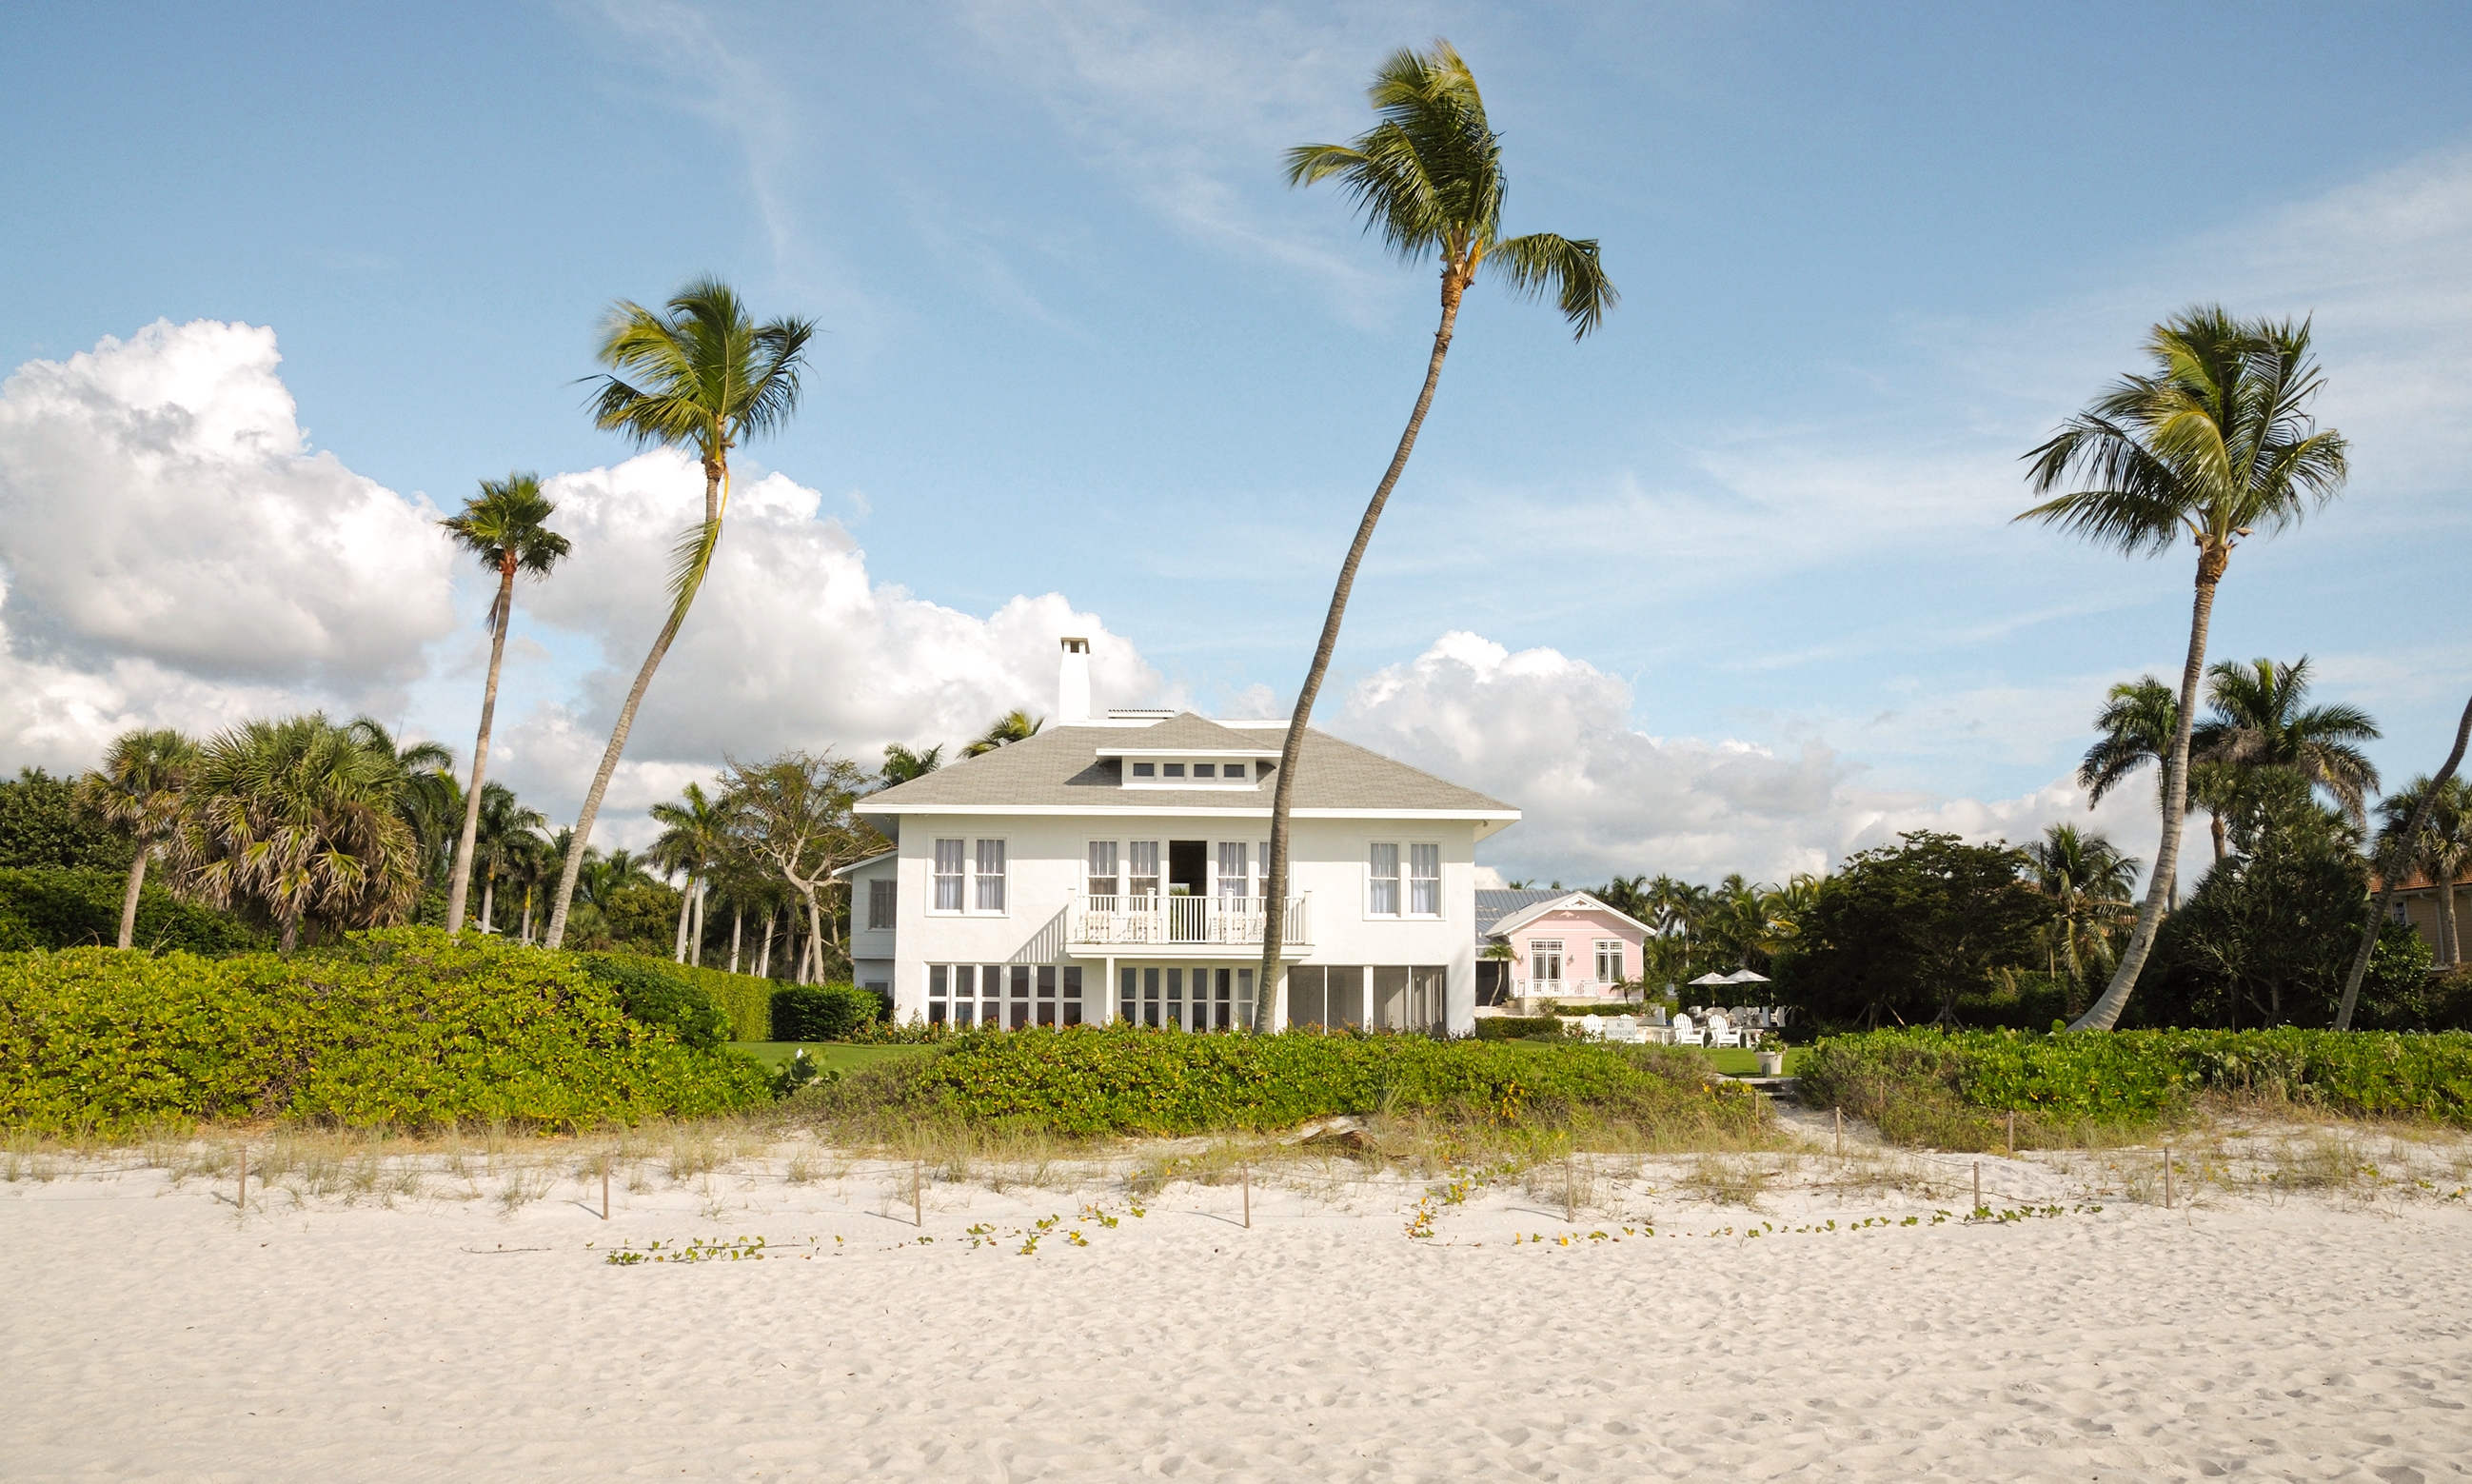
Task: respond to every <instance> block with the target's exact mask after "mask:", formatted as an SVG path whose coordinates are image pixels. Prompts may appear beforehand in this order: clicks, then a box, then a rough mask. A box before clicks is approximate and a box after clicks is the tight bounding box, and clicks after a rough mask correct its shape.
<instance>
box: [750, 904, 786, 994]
mask: <svg viewBox="0 0 2472 1484" xmlns="http://www.w3.org/2000/svg"><path fill="white" fill-rule="evenodd" d="M780 915H781V911H780V909H779V908H777V907H767V908H765V909H764V942H763V945H761V946H760V947H758V948H757V949H756V950H755V977H756V978H758V979H770V978H772V920H773V919H774V918H777V917H779V916H780Z"/></svg>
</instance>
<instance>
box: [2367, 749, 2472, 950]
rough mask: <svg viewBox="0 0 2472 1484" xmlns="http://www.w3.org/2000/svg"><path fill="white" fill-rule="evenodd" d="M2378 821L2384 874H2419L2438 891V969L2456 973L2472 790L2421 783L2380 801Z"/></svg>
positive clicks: (2471, 839)
mask: <svg viewBox="0 0 2472 1484" xmlns="http://www.w3.org/2000/svg"><path fill="white" fill-rule="evenodd" d="M2424 803H2426V807H2425V808H2424V807H2423V805H2424ZM2378 817H2379V819H2380V820H2381V821H2382V822H2383V825H2384V827H2383V828H2381V829H2380V830H2379V831H2378V853H2377V859H2378V868H2379V870H2380V871H2381V872H2383V873H2387V874H2394V875H2398V876H2408V875H2412V874H2420V875H2422V876H2425V877H2427V878H2428V880H2429V884H2430V885H2432V886H2434V887H2436V889H2437V967H2438V968H2440V969H2452V968H2453V967H2455V966H2456V965H2458V964H2460V963H2461V962H2463V937H2462V928H2461V926H2460V924H2459V923H2458V922H2456V916H2455V891H2454V887H2455V884H2456V883H2457V882H2459V881H2460V880H2462V879H2463V874H2464V868H2465V867H2466V866H2472V787H2466V786H2465V784H2464V781H2463V780H2462V779H2461V778H2447V779H2445V780H2444V781H2443V782H2433V781H2432V780H2430V779H2429V778H2414V779H2413V780H2412V785H2411V786H2410V787H2408V788H2405V789H2402V790H2399V791H2397V792H2395V793H2392V794H2389V795H2388V796H2387V797H2386V798H2385V799H2383V800H2380V801H2379V802H2378ZM2415 818H2417V819H2418V820H2419V821H2420V827H2419V828H2418V829H2417V830H2413V827H2412V825H2413V820H2414V819H2415ZM2408 831H2409V832H2408Z"/></svg>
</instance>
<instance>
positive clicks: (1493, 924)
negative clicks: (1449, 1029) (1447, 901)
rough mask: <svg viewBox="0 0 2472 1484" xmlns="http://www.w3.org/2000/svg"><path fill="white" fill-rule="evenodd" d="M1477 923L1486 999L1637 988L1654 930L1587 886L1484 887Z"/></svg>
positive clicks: (1582, 995)
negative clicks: (1590, 892) (1567, 888)
mask: <svg viewBox="0 0 2472 1484" xmlns="http://www.w3.org/2000/svg"><path fill="white" fill-rule="evenodd" d="M1476 921H1477V929H1476V933H1477V952H1478V954H1479V955H1480V956H1479V958H1478V960H1477V1003H1479V1004H1481V1005H1502V1004H1508V1003H1509V1002H1510V1001H1512V1000H1520V999H1620V998H1623V997H1625V996H1626V995H1635V994H1637V993H1639V980H1640V974H1641V971H1642V949H1643V947H1644V945H1646V944H1647V942H1648V939H1649V936H1650V934H1651V931H1652V930H1651V929H1650V927H1649V925H1648V924H1647V923H1645V922H1641V921H1639V920H1638V919H1637V918H1634V917H1631V916H1629V915H1628V914H1626V913H1622V912H1617V911H1615V910H1614V909H1613V908H1611V907H1608V906H1606V905H1605V904H1604V902H1602V901H1599V900H1598V899H1597V898H1594V897H1592V896H1590V895H1588V894H1587V893H1586V892H1538V891H1480V892H1478V893H1477V894H1476ZM1506 949H1507V950H1508V951H1509V957H1508V958H1505V957H1504V956H1503V954H1504V951H1505V950H1506Z"/></svg>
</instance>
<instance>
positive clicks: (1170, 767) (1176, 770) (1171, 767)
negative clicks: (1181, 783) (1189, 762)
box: [1159, 762, 1184, 778]
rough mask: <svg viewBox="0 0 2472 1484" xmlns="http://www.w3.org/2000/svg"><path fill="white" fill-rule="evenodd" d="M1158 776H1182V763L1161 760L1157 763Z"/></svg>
mask: <svg viewBox="0 0 2472 1484" xmlns="http://www.w3.org/2000/svg"><path fill="white" fill-rule="evenodd" d="M1159 777H1161V778H1182V777H1184V764H1182V763H1180V762H1163V763H1161V764H1159Z"/></svg>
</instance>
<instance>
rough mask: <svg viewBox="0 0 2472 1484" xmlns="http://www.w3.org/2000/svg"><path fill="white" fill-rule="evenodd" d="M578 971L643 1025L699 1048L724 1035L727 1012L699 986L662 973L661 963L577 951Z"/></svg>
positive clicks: (712, 1045) (632, 956) (715, 1042)
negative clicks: (580, 968)
mask: <svg viewBox="0 0 2472 1484" xmlns="http://www.w3.org/2000/svg"><path fill="white" fill-rule="evenodd" d="M578 956H579V957H580V958H581V959H582V962H583V968H584V971H585V972H587V973H589V974H591V975H592V977H593V978H595V979H597V980H599V981H600V982H601V983H603V984H606V985H607V986H608V987H609V988H610V990H611V991H612V992H613V993H616V994H617V996H618V1008H619V1009H621V1010H623V1011H625V1012H626V1013H627V1014H628V1015H629V1016H630V1017H633V1018H635V1019H638V1020H641V1021H643V1022H644V1023H645V1024H647V1025H657V1026H660V1027H661V1028H662V1029H664V1030H666V1031H668V1032H669V1033H670V1034H671V1035H673V1036H676V1037H677V1039H678V1040H679V1041H682V1042H683V1043H685V1044H687V1045H690V1046H693V1047H695V1048H696V1049H697V1050H699V1051H710V1050H713V1049H714V1048H715V1047H718V1046H719V1045H720V1044H721V1043H722V1042H723V1041H726V1040H728V1039H729V1035H728V1033H729V1017H727V1016H725V1015H724V1014H722V1010H721V1007H720V1006H719V1005H717V1004H714V1003H713V999H712V996H711V995H710V994H707V993H704V991H703V988H702V986H701V985H698V984H696V983H694V982H693V981H691V980H688V979H686V978H684V977H682V976H680V975H678V974H675V973H669V972H665V970H668V969H675V968H677V965H674V964H663V963H659V962H657V961H656V960H653V959H648V958H643V957H640V956H638V955H635V954H631V953H585V954H580V955H578Z"/></svg>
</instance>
